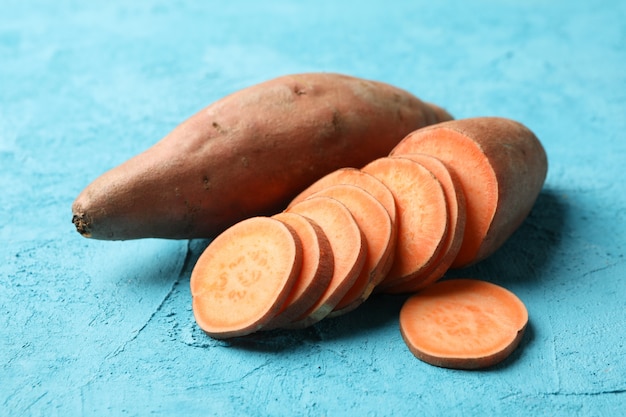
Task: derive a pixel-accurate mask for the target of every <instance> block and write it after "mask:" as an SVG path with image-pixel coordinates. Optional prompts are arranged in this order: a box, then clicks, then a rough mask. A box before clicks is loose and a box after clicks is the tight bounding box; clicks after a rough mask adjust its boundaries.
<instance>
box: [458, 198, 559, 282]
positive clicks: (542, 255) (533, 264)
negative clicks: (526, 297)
mask: <svg viewBox="0 0 626 417" xmlns="http://www.w3.org/2000/svg"><path fill="white" fill-rule="evenodd" d="M568 214H569V213H568V207H567V205H566V204H565V203H564V202H563V199H562V198H560V197H559V193H558V192H557V191H556V190H551V189H544V190H543V191H542V192H541V193H540V194H539V197H538V198H537V201H536V202H535V205H534V207H533V209H532V211H531V213H530V214H529V216H528V217H527V218H526V220H525V221H524V223H523V224H522V225H521V226H520V227H519V229H517V230H516V231H515V233H513V235H512V236H511V237H510V238H509V239H508V240H507V241H506V242H505V244H504V245H502V247H501V248H500V249H498V250H497V251H496V252H495V253H494V254H493V255H491V256H490V257H489V258H487V259H485V260H483V261H481V262H479V263H477V264H475V265H472V266H470V267H467V268H463V269H458V270H453V271H450V272H449V273H448V275H447V276H448V277H468V278H476V279H484V280H487V281H492V282H494V283H497V284H500V285H503V286H505V287H506V286H509V285H513V284H515V286H516V287H521V286H523V285H524V284H528V285H541V281H542V277H544V276H545V275H544V270H545V269H546V268H547V266H548V265H549V263H550V262H551V260H552V259H554V256H553V254H554V252H555V251H556V250H557V249H558V248H559V247H560V246H561V244H562V243H563V230H564V228H565V227H566V223H567V221H568V217H569V216H568Z"/></svg>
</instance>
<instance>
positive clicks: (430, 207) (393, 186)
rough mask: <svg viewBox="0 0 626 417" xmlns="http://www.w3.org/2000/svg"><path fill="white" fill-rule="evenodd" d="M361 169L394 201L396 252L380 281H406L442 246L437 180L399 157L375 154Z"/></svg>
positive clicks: (444, 217)
mask: <svg viewBox="0 0 626 417" xmlns="http://www.w3.org/2000/svg"><path fill="white" fill-rule="evenodd" d="M362 170H363V171H364V172H366V173H369V174H371V175H373V176H375V177H376V178H378V179H379V180H381V181H382V182H383V183H384V184H385V185H386V186H387V187H388V188H389V189H390V190H391V192H392V194H393V196H394V199H395V201H396V210H397V218H396V221H397V227H398V230H397V233H398V236H397V243H396V253H395V255H394V262H393V265H392V267H391V270H390V271H389V273H388V274H387V277H386V278H385V279H384V280H383V281H382V283H381V284H380V285H381V286H387V285H391V284H396V283H402V282H407V281H410V280H411V279H412V278H414V277H416V276H418V275H419V274H421V273H422V272H423V271H425V270H426V269H427V268H429V267H430V265H432V263H433V262H434V261H435V260H436V259H437V256H438V254H439V252H440V251H441V250H442V248H443V244H444V241H445V237H446V234H447V231H448V214H447V210H448V207H447V203H446V197H445V194H444V191H443V188H442V186H441V183H440V182H439V180H438V179H437V177H435V176H434V175H433V173H432V172H430V171H429V170H428V169H426V168H425V167H424V166H423V165H422V164H420V163H419V162H416V161H413V160H411V159H408V158H402V157H383V158H379V159H377V160H375V161H372V162H371V163H369V164H367V165H366V166H365V167H363V168H362Z"/></svg>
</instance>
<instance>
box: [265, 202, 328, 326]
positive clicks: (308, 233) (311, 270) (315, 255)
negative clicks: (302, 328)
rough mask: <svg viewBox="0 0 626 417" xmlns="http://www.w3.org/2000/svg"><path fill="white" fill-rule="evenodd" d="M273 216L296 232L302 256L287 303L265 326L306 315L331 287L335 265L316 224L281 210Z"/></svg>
mask: <svg viewBox="0 0 626 417" xmlns="http://www.w3.org/2000/svg"><path fill="white" fill-rule="evenodd" d="M272 217H273V218H275V219H278V220H280V221H282V222H284V223H286V224H288V225H290V226H291V227H292V228H293V229H294V230H295V231H296V233H297V234H298V236H299V237H300V241H301V242H302V247H303V257H302V270H301V272H300V276H299V277H298V279H297V280H296V283H295V285H294V287H293V288H292V290H291V293H290V294H289V297H288V298H287V301H286V302H285V306H284V307H283V309H282V310H281V311H280V312H279V313H278V315H276V317H274V318H273V319H272V320H271V321H270V323H269V324H268V325H267V326H265V329H270V328H272V329H273V328H279V327H282V326H284V325H286V324H288V323H291V322H292V321H294V320H296V319H298V318H300V317H301V316H302V315H304V313H306V312H307V311H308V310H309V309H310V308H311V307H312V306H313V305H314V304H315V302H316V301H317V300H319V299H320V298H321V296H322V294H324V291H326V289H327V288H328V286H329V284H330V280H331V279H332V277H333V271H334V268H335V266H334V257H333V252H332V249H331V247H330V242H329V241H328V238H327V237H326V234H325V233H324V231H323V230H322V228H321V227H320V226H319V225H318V224H317V223H315V222H314V221H313V220H311V219H307V218H306V217H304V216H302V215H300V214H297V213H288V212H281V213H278V214H275V215H274V216H272Z"/></svg>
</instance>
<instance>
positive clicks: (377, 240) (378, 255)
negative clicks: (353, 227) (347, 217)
mask: <svg viewBox="0 0 626 417" xmlns="http://www.w3.org/2000/svg"><path fill="white" fill-rule="evenodd" d="M318 196H326V197H331V198H334V199H336V200H339V201H340V202H341V203H343V204H345V206H346V207H347V208H348V210H350V213H352V216H353V217H354V219H355V220H356V222H357V225H358V226H359V228H360V229H361V231H362V232H363V235H364V237H365V240H366V242H367V256H366V260H365V265H364V266H363V268H362V270H361V273H360V274H359V276H358V277H357V279H356V281H355V282H354V284H352V286H351V287H350V289H349V290H348V292H347V293H346V295H344V296H343V298H342V299H341V300H340V301H339V303H337V305H336V306H335V308H334V309H333V311H332V312H331V313H330V314H329V317H335V316H338V315H341V314H345V313H347V312H350V311H352V310H354V309H355V308H357V307H358V306H359V305H361V303H363V302H364V301H365V300H367V298H368V297H369V296H370V294H371V293H372V291H373V290H374V288H375V287H376V285H377V284H378V283H379V282H380V281H382V279H383V278H384V277H385V276H386V275H387V273H388V272H389V269H390V267H391V265H392V263H391V262H390V261H389V259H390V258H392V257H393V255H394V252H395V248H396V245H395V240H394V239H395V237H396V233H395V225H394V224H393V223H392V222H391V218H390V217H389V213H388V212H387V210H386V209H385V207H384V206H383V205H382V204H381V203H380V202H379V201H378V200H377V199H376V198H374V197H373V196H372V195H371V194H370V193H368V192H367V191H365V190H364V189H362V188H360V187H357V186H354V185H349V184H338V185H333V186H330V187H327V188H323V189H322V190H320V191H317V192H316V193H313V194H312V195H311V197H310V198H313V197H318Z"/></svg>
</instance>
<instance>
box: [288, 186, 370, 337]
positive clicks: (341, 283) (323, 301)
mask: <svg viewBox="0 0 626 417" xmlns="http://www.w3.org/2000/svg"><path fill="white" fill-rule="evenodd" d="M287 212H290V213H298V214H301V215H303V216H305V217H307V218H310V219H312V220H313V221H315V222H316V223H317V224H318V225H319V226H320V227H321V228H322V230H323V231H324V233H325V234H326V236H327V237H328V240H329V242H330V247H331V250H332V253H333V256H334V266H335V267H334V270H333V277H332V279H331V282H330V284H329V285H328V288H327V289H326V291H325V292H324V294H322V297H321V298H320V299H319V300H317V301H316V303H315V304H314V305H313V307H312V308H310V309H309V311H307V312H306V313H305V314H304V315H303V316H302V317H301V318H299V319H297V320H295V321H294V322H292V323H291V324H289V325H288V327H293V328H302V327H307V326H310V325H312V324H314V323H317V322H318V321H320V320H322V319H323V318H325V317H326V316H327V315H328V314H329V313H330V312H331V311H332V310H333V309H334V308H335V306H336V305H337V303H339V301H341V299H342V298H343V297H344V295H346V293H347V292H348V290H349V289H350V287H352V285H353V284H354V282H355V281H356V279H357V277H358V276H359V274H360V273H361V270H362V269H363V267H364V265H365V260H366V256H367V241H366V240H365V238H364V236H363V232H362V231H361V229H360V228H359V226H358V224H357V222H356V220H354V217H353V216H352V213H350V210H348V208H347V207H346V206H345V205H344V204H343V203H341V202H339V201H337V200H335V199H333V198H330V197H322V196H320V197H315V198H313V197H312V198H308V199H306V200H304V201H301V202H300V203H298V204H295V205H293V206H291V207H290V208H289V209H288V210H287Z"/></svg>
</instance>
